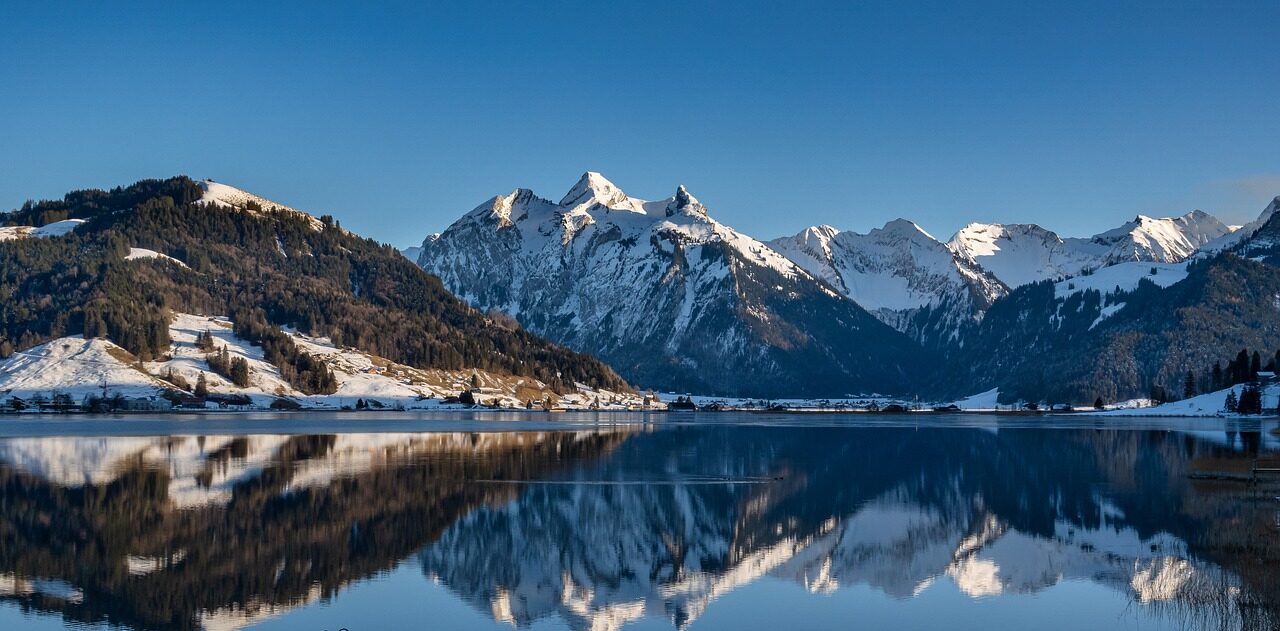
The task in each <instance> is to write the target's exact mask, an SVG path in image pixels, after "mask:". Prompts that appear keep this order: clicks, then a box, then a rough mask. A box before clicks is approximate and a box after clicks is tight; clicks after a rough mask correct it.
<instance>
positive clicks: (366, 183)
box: [0, 0, 1280, 246]
mask: <svg viewBox="0 0 1280 631" xmlns="http://www.w3.org/2000/svg"><path fill="white" fill-rule="evenodd" d="M178 4H180V3H171V2H155V3H148V4H134V5H131V6H128V7H126V6H124V3H114V2H100V3H89V2H84V3H75V4H66V5H60V4H59V5H55V4H54V3H45V2H32V3H19V2H7V1H0V208H4V209H8V208H13V207H16V206H18V205H20V204H21V203H22V202H23V201H24V200H26V199H29V198H49V197H60V196H61V195H62V193H64V192H66V191H67V190H69V189H73V188H87V187H110V186H115V185H120V184H128V183H130V182H133V181H135V180H138V179H141V178H146V177H164V176H168V175H175V174H188V175H191V176H193V177H197V178H204V177H210V178H213V179H216V180H219V181H222V182H227V183H230V184H234V185H237V186H240V187H241V188H245V189H248V190H251V191H253V192H256V193H258V194H261V195H263V196H266V197H269V198H272V199H275V200H277V201H279V202H282V203H286V204H289V205H291V206H294V207H298V208H301V209H304V210H308V211H311V212H313V213H316V214H322V213H329V214H333V215H334V216H336V217H338V218H339V219H340V220H342V222H343V225H344V226H345V227H348V228H351V229H354V230H356V231H358V232H361V233H363V234H366V235H368V236H371V237H374V238H376V239H378V240H380V241H385V242H390V243H393V244H395V245H398V246H407V245H412V244H416V243H417V242H419V241H420V240H421V239H422V237H423V236H424V235H425V234H427V233H429V232H433V231H437V230H440V229H443V228H444V227H445V226H447V225H448V223H449V222H451V221H452V220H453V219H455V218H456V217H457V216H459V215H461V214H462V213H463V212H465V211H467V210H469V209H471V208H473V207H475V206H476V205H477V204H479V203H481V202H482V201H484V200H485V199H487V198H488V197H491V196H492V195H495V194H499V193H506V192H509V191H511V190H512V189H514V188H516V187H526V188H532V189H534V190H535V191H537V192H538V193H540V194H541V195H543V196H544V197H550V198H553V199H557V200H558V199H559V197H560V196H561V195H562V194H563V193H564V192H565V191H566V190H568V188H569V187H570V186H571V185H572V184H573V183H574V181H575V180H576V179H577V177H578V176H579V175H580V174H581V173H582V172H583V171H585V170H588V169H590V170H595V171H601V172H603V173H604V174H605V175H606V176H608V177H609V178H610V179H611V180H613V181H614V182H615V183H617V184H618V185H619V186H621V187H622V188H623V189H624V190H626V191H627V192H628V193H630V194H631V195H633V196H636V197H641V198H649V199H654V198H661V197H666V196H668V195H671V194H672V193H673V192H674V190H675V187H676V185H677V184H685V185H686V186H688V187H689V189H690V191H691V192H693V193H694V194H695V195H697V196H698V197H699V199H701V200H702V201H703V202H704V203H705V204H707V205H708V207H710V209H711V212H712V214H713V216H715V217H717V218H719V219H721V220H722V221H725V222H726V223H729V224H731V225H733V226H735V227H737V228H739V229H741V230H744V231H746V232H748V233H750V234H752V235H753V236H757V237H761V238H772V237H775V236H780V235H783V234H789V233H793V232H796V231H798V230H800V229H801V228H804V227H805V226H808V225H811V224H818V223H827V224H832V225H835V226H837V227H840V228H843V229H853V230H858V231H865V230H867V229H869V228H872V227H876V226H879V225H881V224H883V223H884V222H885V221H887V220H890V219H893V218H895V217H899V216H901V217H907V218H909V219H913V220H915V221H916V222H917V223H919V224H921V225H922V226H923V227H924V228H925V229H927V230H929V231H930V232H932V233H933V234H934V235H935V236H938V237H940V238H947V237H949V236H950V235H951V233H952V232H954V231H955V230H956V229H957V228H959V227H961V226H962V225H964V224H965V223H968V222H970V221H986V222H1015V221H1018V222H1036V223H1040V224H1042V225H1044V226H1046V227H1048V228H1050V229H1055V230H1058V231H1059V232H1061V233H1063V234H1064V235H1070V236H1077V235H1086V234H1090V233H1093V232H1097V231H1100V230H1102V229H1105V228H1108V227H1112V226H1114V225H1117V224H1119V223H1120V222H1122V221H1124V220H1126V219H1128V218H1131V217H1132V216H1133V215H1134V214H1137V213H1139V212H1141V213H1144V214H1153V215H1169V214H1180V213H1183V212H1186V211H1188V210H1191V209H1193V208H1201V209H1204V210H1207V211H1210V212H1213V213H1215V214H1218V215H1220V216H1221V217H1223V218H1224V219H1226V220H1230V221H1233V222H1243V221H1245V220H1248V219H1251V218H1253V217H1254V216H1256V215H1257V213H1258V212H1259V211H1261V210H1262V208H1263V206H1264V205H1265V204H1266V202H1267V201H1268V200H1269V199H1270V198H1271V197H1273V196H1275V195H1280V43H1277V42H1278V41H1280V40H1278V39H1277V38H1278V37H1280V36H1278V35H1277V32H1278V31H1277V28H1278V27H1280V2H1276V1H1275V0H1270V1H1264V2H1230V1H1227V2H1221V1H1219V2H1203V3H1183V2H1174V1H1169V0H1161V1H1159V2H1149V3H1143V2H1137V1H1132V2H1130V1H1126V2H1112V1H1106V2H1096V3H1092V2H1062V3H1052V4H1051V3H1048V2H1037V1H1032V2H1025V1H1017V2H1006V3H979V2H937V3H911V2H904V1H889V2H854V1H852V0H846V1H843V2H832V3H822V2H816V1H814V2H764V3H755V2H744V1H741V0H739V1H734V2H725V3H704V2H692V1H687V2H673V3H670V4H666V3H658V2H626V1H619V2H582V3H559V2H532V1H530V2H484V1H481V0H476V1H473V2H461V3H457V4H452V3H427V2H413V3H406V4H404V5H394V4H392V3H381V2H380V3H315V4H316V5H317V6H311V3H306V4H298V5H295V6H286V5H285V4H284V3H278V4H277V3H258V2H251V3H243V4H238V3H209V4H208V5H207V6H205V7H203V8H196V7H195V6H194V5H191V6H182V7H179V6H176V5H178ZM260 4H272V5H273V6H272V7H262V6H258V5H260ZM362 4H369V5H376V6H359V5H362ZM321 5H323V6H321Z"/></svg>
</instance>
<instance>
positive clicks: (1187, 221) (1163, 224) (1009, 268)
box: [947, 210, 1230, 287]
mask: <svg viewBox="0 0 1280 631" xmlns="http://www.w3.org/2000/svg"><path fill="white" fill-rule="evenodd" d="M1229 232H1230V228H1228V227H1227V226H1226V225H1225V224H1223V223H1222V222H1221V221H1218V219H1217V218H1216V217H1214V216H1213V215H1210V214H1209V213H1206V212H1204V211H1201V210H1195V211H1192V212H1189V213H1187V214H1185V215H1182V216H1181V217H1165V218H1153V217H1148V216H1146V215H1138V216H1136V217H1134V219H1133V220H1132V221H1129V222H1126V223H1124V224H1122V225H1120V226H1119V227H1116V228H1113V229H1111V230H1106V231H1104V232H1100V233H1098V234H1095V235H1093V236H1092V237H1087V238H1066V239H1064V238H1062V237H1060V236H1058V234H1057V233H1055V232H1053V231H1051V230H1047V229H1045V228H1042V227H1040V226H1038V225H1035V224H980V223H973V224H969V225H968V226H965V227H964V228H962V229H961V230H960V231H959V232H957V233H956V234H955V236H954V237H952V238H951V241H950V242H948V243H947V246H948V247H949V248H951V250H952V251H954V252H955V253H956V254H958V255H960V256H962V257H967V258H969V259H970V260H972V261H974V262H976V263H978V264H979V265H981V266H982V267H983V268H984V269H986V270H987V271H989V272H991V273H992V274H994V275H995V276H996V277H997V278H999V279H1000V280H1001V281H1002V282H1004V283H1005V284H1006V285H1008V286H1010V287H1020V286H1022V285H1026V284H1029V283H1034V282H1037V281H1042V280H1057V279H1062V278H1067V277H1071V276H1079V275H1080V274H1083V273H1085V272H1086V271H1088V270H1095V269H1099V268H1102V267H1107V266H1110V265H1116V264H1119V263H1125V262H1130V261H1141V262H1152V263H1177V262H1180V261H1183V260H1186V259H1187V258H1188V257H1190V256H1191V255H1192V254H1194V253H1195V252H1196V250H1197V249H1198V248H1200V247H1202V246H1204V245H1205V244H1207V243H1210V242H1212V241H1213V240H1214V239H1218V238H1220V237H1222V236H1223V235H1226V234H1228V233H1229Z"/></svg>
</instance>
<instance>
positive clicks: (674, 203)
mask: <svg viewBox="0 0 1280 631" xmlns="http://www.w3.org/2000/svg"><path fill="white" fill-rule="evenodd" d="M676 214H685V215H700V216H703V217H706V216H707V207H706V206H703V205H702V202H699V201H698V198H696V197H694V196H693V195H691V194H690V193H689V190H688V189H686V188H685V187H684V185H683V184H681V185H680V186H679V187H678V188H676V194H675V196H674V197H672V198H671V201H670V202H669V203H668V204H667V216H668V217H671V216H673V215H676Z"/></svg>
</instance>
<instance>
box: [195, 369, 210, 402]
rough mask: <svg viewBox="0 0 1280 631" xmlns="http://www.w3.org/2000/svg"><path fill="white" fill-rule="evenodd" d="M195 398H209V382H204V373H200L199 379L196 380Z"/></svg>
mask: <svg viewBox="0 0 1280 631" xmlns="http://www.w3.org/2000/svg"><path fill="white" fill-rule="evenodd" d="M196 396H198V397H207V396H209V382H208V381H206V380H205V378H204V373H203V372H202V373H200V378H199V379H196Z"/></svg>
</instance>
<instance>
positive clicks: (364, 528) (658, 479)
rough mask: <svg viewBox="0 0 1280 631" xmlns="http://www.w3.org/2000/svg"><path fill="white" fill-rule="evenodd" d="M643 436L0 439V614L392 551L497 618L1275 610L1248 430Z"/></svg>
mask: <svg viewBox="0 0 1280 631" xmlns="http://www.w3.org/2000/svg"><path fill="white" fill-rule="evenodd" d="M659 427H660V426H659ZM640 429H642V428H639V427H636V428H625V427H623V428H611V429H585V428H574V429H573V430H572V431H538V432H454V433H411V434H330V435H279V436H275V435H253V436H198V437H196V436H172V437H145V438H138V437H38V438H10V439H3V440H0V599H3V600H4V601H8V602H9V603H11V604H17V605H18V606H20V607H21V608H23V609H24V610H26V611H31V612H37V613H44V614H57V615H60V616H62V618H63V620H64V621H65V623H67V624H72V623H77V622H78V623H103V622H105V623H112V624H117V625H123V626H126V627H131V628H137V629H153V628H154V629H200V628H207V629H230V628H240V627H244V626H247V625H250V624H252V623H254V622H258V621H262V620H265V619H268V618H282V619H286V620H287V618H288V616H289V614H290V613H291V612H292V611H293V610H295V609H296V608H298V607H302V606H304V605H307V604H309V603H313V602H316V601H325V602H328V601H330V600H333V599H338V598H341V595H340V594H339V590H340V589H342V588H344V587H345V586H348V585H350V584H351V583H353V582H356V581H360V580H363V579H368V578H371V577H372V578H374V579H376V578H377V577H379V576H382V575H384V574H386V573H387V572H389V571H391V570H394V569H395V568H397V567H399V566H401V565H402V564H404V563H405V562H406V561H407V562H410V563H416V564H420V566H421V572H422V573H423V574H425V576H422V575H421V574H420V575H419V576H421V578H420V579H418V580H421V581H422V583H423V585H422V589H429V586H428V584H427V579H431V580H432V581H436V582H438V583H440V584H441V585H443V588H444V589H446V590H448V591H449V592H450V593H452V594H454V595H455V596H456V598H458V599H461V600H462V601H464V602H466V603H469V604H470V605H471V606H472V607H474V608H475V609H476V610H478V611H481V612H483V613H484V614H485V616H486V617H488V618H490V619H491V620H492V621H493V622H494V623H509V624H514V625H517V626H525V625H529V624H532V623H534V622H537V621H544V622H548V623H552V624H553V625H554V626H563V627H568V628H572V629H584V630H585V629H592V630H605V629H616V628H621V627H624V626H626V625H627V623H629V622H632V621H637V620H640V619H651V620H652V619H666V620H668V621H669V622H670V625H673V626H674V627H676V628H681V629H683V628H686V627H690V626H694V627H697V626H698V625H697V621H698V620H699V619H700V618H701V617H703V616H704V614H706V613H707V612H708V611H710V610H711V609H714V608H715V607H716V606H717V605H716V600H717V598H719V597H721V596H725V595H727V594H729V593H731V592H733V591H734V590H736V589H738V588H741V587H744V586H746V585H748V584H751V583H753V582H757V581H758V580H759V579H761V578H763V577H771V578H772V579H774V580H781V581H785V582H790V583H792V584H795V585H798V586H801V587H803V588H804V589H805V590H807V591H809V592H812V593H815V594H835V595H839V594H840V593H842V592H841V590H843V589H845V588H851V587H854V586H864V587H868V588H870V589H873V590H875V591H877V592H879V593H882V594H884V595H886V596H888V597H889V598H892V599H897V600H901V601H904V602H913V601H914V600H913V599H915V598H916V597H917V595H919V594H921V593H923V592H924V591H926V590H928V589H930V588H931V586H933V585H936V584H938V583H939V582H947V583H949V584H951V585H953V586H954V587H955V589H957V590H959V592H961V593H963V594H964V595H966V596H967V597H969V598H973V599H991V598H1001V597H1003V596H1004V595H1008V594H1028V593H1036V592H1039V591H1042V590H1046V589H1048V588H1050V587H1053V586H1055V585H1058V584H1060V583H1063V582H1065V581H1083V582H1087V583H1089V584H1093V585H1099V586H1104V587H1105V588H1106V589H1108V590H1111V591H1113V592H1114V593H1116V594H1118V595H1122V596H1123V597H1124V598H1128V599H1130V600H1131V601H1132V603H1133V607H1134V608H1135V611H1137V612H1139V613H1141V614H1142V615H1154V616H1157V617H1159V618H1161V619H1167V620H1174V621H1178V622H1179V623H1181V624H1186V625H1189V626H1193V627H1222V628H1259V629H1264V628H1273V625H1274V623H1275V622H1276V621H1277V620H1278V619H1280V616H1278V614H1280V589H1278V585H1277V580H1276V579H1275V578H1273V575H1274V574H1276V572H1275V570H1276V569H1277V567H1278V566H1277V564H1276V562H1277V560H1280V549H1278V547H1277V544H1276V543H1275V539H1276V537H1277V534H1278V533H1277V530H1276V527H1275V526H1276V519H1277V509H1278V508H1280V504H1278V503H1277V502H1276V499H1275V498H1276V495H1277V494H1278V493H1280V486H1278V485H1277V484H1275V483H1272V482H1270V481H1268V480H1267V479H1266V478H1265V477H1264V478H1263V479H1261V480H1260V481H1258V482H1254V483H1248V482H1245V481H1242V480H1244V479H1247V478H1248V477H1249V474H1250V471H1251V470H1252V468H1253V467H1254V466H1255V465H1256V464H1259V463H1260V465H1261V466H1263V467H1266V466H1267V465H1268V464H1269V463H1271V461H1272V458H1273V457H1274V456H1273V455H1272V452H1271V449H1270V447H1269V446H1268V444H1267V443H1268V442H1269V441H1268V440H1264V435H1263V434H1260V433H1258V432H1238V433H1230V434H1228V433H1225V432H1200V433H1195V434H1191V433H1186V432H1173V431H1163V430H1148V429H1143V430H1097V429H1038V428H1018V429H1003V430H999V431H996V430H988V429H974V428H945V427H931V428H919V429H917V428H895V427H883V426H877V427H867V426H861V427H768V426H763V427H760V426H738V425H720V424H717V425H688V426H680V427H668V428H661V429H655V427H654V426H645V427H644V428H643V429H644V430H645V431H639V430H640ZM1271 466H1274V465H1271ZM1080 604H1081V606H1085V607H1087V606H1089V603H1088V602H1082V603H1080ZM395 605H396V603H394V602H388V603H386V606H387V607H394V606H395ZM1030 613H1032V614H1035V613H1036V612H1035V611H1034V610H1031V612H1030ZM1044 615H1046V616H1048V615H1052V614H1051V613H1050V612H1047V611H1046V612H1044ZM797 617H798V620H797V624H798V625H800V626H803V624H802V612H797ZM1024 622H1026V623H1027V624H1032V623H1035V622H1036V621H1035V620H1034V619H1028V620H1025V621H1024ZM348 626H350V625H348ZM944 626H945V625H944ZM299 628H303V627H299Z"/></svg>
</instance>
